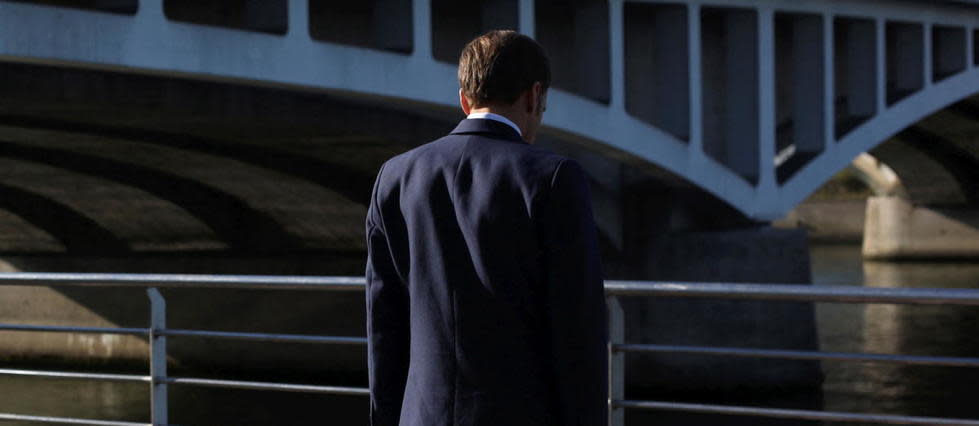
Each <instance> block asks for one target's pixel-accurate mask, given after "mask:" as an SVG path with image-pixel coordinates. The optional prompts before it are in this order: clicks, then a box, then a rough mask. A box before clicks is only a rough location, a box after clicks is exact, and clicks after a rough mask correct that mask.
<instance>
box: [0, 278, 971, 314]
mask: <svg viewBox="0 0 979 426" xmlns="http://www.w3.org/2000/svg"><path fill="white" fill-rule="evenodd" d="M365 282H366V281H365V278H364V277H316V276H308V277H306V276H278V275H193V274H100V273H96V274H93V273H25V272H5V273H0V285H33V286H53V287H66V286H71V287H75V286H83V287H84V286H94V287H138V288H149V287H159V288H226V289H262V290H323V291H362V290H363V289H364V285H365ZM605 292H606V294H608V295H610V296H660V297H696V298H724V299H757V300H783V301H799V302H837V303H894V304H945V305H966V306H979V290H974V289H955V288H888V287H856V286H838V285H836V286H813V285H799V284H743V283H685V282H655V281H621V280H608V281H605Z"/></svg>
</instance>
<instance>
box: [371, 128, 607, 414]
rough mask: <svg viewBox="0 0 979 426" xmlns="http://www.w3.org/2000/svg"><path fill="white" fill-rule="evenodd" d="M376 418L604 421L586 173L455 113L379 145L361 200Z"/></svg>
mask: <svg viewBox="0 0 979 426" xmlns="http://www.w3.org/2000/svg"><path fill="white" fill-rule="evenodd" d="M367 243H368V244H367V245H368V262H367V315H368V324H367V326H368V329H367V336H368V371H369V381H370V389H371V395H370V415H371V424H372V425H374V426H391V425H400V426H442V425H446V426H448V425H454V426H477V425H478V426H521V425H528V426H529V425H554V426H578V425H582V426H598V425H605V424H606V423H607V421H608V420H607V401H608V395H607V389H608V374H607V368H608V367H607V359H608V352H607V351H608V349H607V340H608V334H607V317H606V310H605V309H606V308H605V297H604V291H603V287H602V274H601V267H600V264H599V255H598V251H597V243H596V231H595V225H594V220H593V217H592V211H591V207H590V196H589V193H588V185H587V180H586V176H585V173H584V172H583V170H582V168H581V166H580V165H578V163H576V162H575V161H573V160H570V159H567V158H564V157H561V156H559V155H556V154H553V153H551V152H549V151H546V150H544V149H541V148H538V147H534V146H532V145H529V144H527V143H526V142H525V141H524V140H523V139H522V138H521V137H520V135H519V134H518V133H517V132H516V131H514V129H513V128H511V127H509V126H507V125H506V124H503V123H500V122H497V121H492V120H488V119H467V120H463V121H462V122H461V123H460V124H459V126H458V127H456V128H455V130H453V131H452V133H451V134H450V135H448V136H446V137H444V138H441V139H438V140H436V141H434V142H430V143H428V144H425V145H422V146H420V147H418V148H415V149H413V150H411V151H408V152H406V153H404V154H401V155H398V156H396V157H394V158H392V159H390V160H388V161H387V162H386V163H384V165H383V166H382V167H381V170H380V171H379V172H378V176H377V181H376V183H375V185H374V191H373V194H372V197H371V202H370V208H369V209H368V216H367Z"/></svg>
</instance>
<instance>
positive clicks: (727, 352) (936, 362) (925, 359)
mask: <svg viewBox="0 0 979 426" xmlns="http://www.w3.org/2000/svg"><path fill="white" fill-rule="evenodd" d="M612 350H614V351H621V352H631V353H685V354H696V355H717V356H736V357H750V358H778V359H794V360H812V361H859V362H887V363H895V364H906V365H927V366H931V367H976V368H979V358H966V357H944V356H917V355H889V354H872V353H849V352H820V351H792V350H783V349H754V348H726V347H706V346H681V345H652V344H640V343H620V344H613V345H612Z"/></svg>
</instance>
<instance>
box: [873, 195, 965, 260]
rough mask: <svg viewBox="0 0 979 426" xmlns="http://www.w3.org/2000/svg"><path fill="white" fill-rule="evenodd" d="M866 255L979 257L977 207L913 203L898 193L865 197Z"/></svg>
mask: <svg viewBox="0 0 979 426" xmlns="http://www.w3.org/2000/svg"><path fill="white" fill-rule="evenodd" d="M866 216H867V220H866V225H865V232H864V240H863V255H864V257H865V258H867V259H878V260H883V259H888V260H891V259H940V258H949V259H954V258H979V209H976V208H974V207H967V206H922V205H914V204H912V203H911V202H910V201H908V200H906V199H904V198H901V197H871V198H870V199H869V200H868V201H867V215H866Z"/></svg>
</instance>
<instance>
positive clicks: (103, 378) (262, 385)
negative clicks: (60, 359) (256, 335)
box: [0, 368, 370, 395]
mask: <svg viewBox="0 0 979 426" xmlns="http://www.w3.org/2000/svg"><path fill="white" fill-rule="evenodd" d="M0 376H24V377H41V378H46V379H75V380H94V381H99V382H141V383H150V382H151V381H152V377H150V376H141V375H137V374H105V373H76V372H71V371H49V370H27V369H12V368H0ZM160 380H162V381H163V382H166V383H169V384H175V385H194V386H209V387H220V388H236V389H256V390H277V391H287V392H309V393H325V394H335V395H368V394H369V393H370V392H369V391H368V389H367V388H359V387H347V386H320V385H305V384H297V383H281V382H264V381H242V380H218V379H206V378H201V377H165V378H160Z"/></svg>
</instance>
